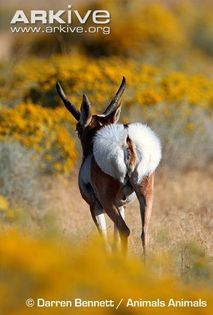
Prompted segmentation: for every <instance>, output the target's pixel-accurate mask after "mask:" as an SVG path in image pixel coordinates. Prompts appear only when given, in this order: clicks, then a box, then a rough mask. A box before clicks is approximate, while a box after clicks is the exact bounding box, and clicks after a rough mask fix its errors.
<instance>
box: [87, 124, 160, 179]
mask: <svg viewBox="0 0 213 315" xmlns="http://www.w3.org/2000/svg"><path fill="white" fill-rule="evenodd" d="M127 136H128V137H129V138H130V140H131V141H132V144H133V150H134V153H135V156H136V165H135V169H134V171H133V173H132V174H133V176H134V178H135V179H136V181H137V182H140V181H141V180H142V178H143V177H144V176H147V175H150V174H151V173H153V172H154V170H155V169H156V168H157V166H158V164H159V162H160V160H161V144H160V140H159V138H158V137H157V136H156V134H155V133H154V132H153V131H152V130H151V129H150V128H149V127H148V126H146V125H143V124H141V123H133V124H129V125H128V128H124V126H123V125H121V124H111V125H107V126H105V127H103V128H102V129H100V130H99V131H98V132H97V134H96V136H95V138H94V146H93V153H94V157H95V160H96V162H97V164H98V166H99V167H100V168H101V169H102V171H103V172H105V173H106V174H108V175H110V176H112V177H114V178H116V179H118V180H119V181H120V182H121V183H123V182H124V180H125V177H126V175H127V172H128V165H127V164H126V163H127V161H126V158H125V156H126V152H127V141H126V139H127Z"/></svg>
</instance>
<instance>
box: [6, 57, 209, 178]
mask: <svg viewBox="0 0 213 315" xmlns="http://www.w3.org/2000/svg"><path fill="white" fill-rule="evenodd" d="M122 75H125V76H126V78H127V84H128V85H127V89H126V91H125V95H124V102H125V105H124V106H123V110H122V113H123V119H124V120H125V121H129V120H130V121H131V120H135V117H137V120H140V121H142V120H144V121H147V122H149V123H151V124H153V123H154V124H155V122H156V121H159V115H158V113H159V111H161V112H163V114H164V116H163V118H162V120H161V121H160V122H159V123H160V124H161V125H166V124H167V121H170V122H171V120H172V119H174V116H175V117H182V118H181V120H182V121H183V122H184V125H183V124H182V125H183V128H182V130H183V131H184V132H185V133H186V135H189V134H193V131H194V130H195V127H196V123H194V121H193V119H194V118H193V117H194V116H193V115H194V112H195V111H200V113H201V116H205V117H208V119H210V118H211V117H212V109H213V80H212V79H211V78H208V77H206V76H204V75H192V74H186V73H183V72H177V71H173V72H168V71H167V72H165V71H164V70H162V69H160V68H157V67H154V66H151V65H146V64H140V63H138V62H137V61H135V60H133V59H122V58H116V57H111V58H101V59H98V60H96V61H95V60H94V59H90V58H88V57H86V56H83V55H75V54H74V55H67V56H53V57H52V58H50V59H48V62H47V60H46V59H45V58H44V59H37V58H34V59H28V60H25V61H23V62H19V63H17V64H16V66H15V68H14V76H13V79H12V81H11V83H10V84H11V85H7V84H4V85H3V86H2V92H3V94H2V95H3V97H2V103H3V104H9V105H10V106H11V107H10V108H7V107H1V108H0V139H2V140H3V139H4V140H5V139H6V140H8V139H12V140H16V141H19V142H20V143H21V144H22V145H24V146H25V147H28V148H31V149H34V150H35V151H36V152H38V153H39V154H40V155H41V156H42V161H43V165H42V167H44V168H45V169H46V170H48V171H51V172H52V171H54V172H55V171H56V172H62V173H69V172H70V170H71V169H72V167H73V165H74V162H75V160H76V157H77V153H76V149H75V145H74V141H73V138H72V133H70V132H71V131H72V132H73V129H74V128H73V124H74V119H73V117H72V116H71V115H70V114H69V113H68V112H67V111H66V110H65V108H64V107H63V106H62V104H61V100H60V98H59V97H58V95H57V93H56V89H55V83H56V81H57V80H59V81H61V83H62V85H63V87H64V89H65V91H66V92H67V94H68V97H69V98H70V100H71V101H72V103H73V104H74V105H75V106H76V107H77V108H79V106H80V103H81V98H82V93H83V91H85V92H86V93H87V94H88V96H89V99H90V101H91V104H92V110H93V112H96V113H100V112H101V111H102V110H103V108H104V107H105V106H106V105H108V104H109V102H110V100H111V98H112V97H113V95H114V93H115V91H116V89H117V88H118V85H119V84H120V81H121V78H122ZM14 105H16V106H15V107H14ZM59 105H60V106H59ZM153 106H154V107H153ZM51 108H52V109H51ZM153 109H154V110H153ZM150 111H152V115H150ZM148 112H149V114H148ZM155 113H156V114H155ZM140 117H141V118H140ZM173 124H174V121H173ZM202 126H203V127H202V128H204V129H205V128H206V126H207V125H206V124H205V123H204V125H202ZM202 128H201V129H202ZM165 134H167V135H168V131H166V133H165ZM163 141H164V142H167V140H166V139H163ZM189 141H190V139H189ZM207 147H208V145H207ZM203 152H205V150H204V151H203Z"/></svg>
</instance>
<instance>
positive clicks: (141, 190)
mask: <svg viewBox="0 0 213 315" xmlns="http://www.w3.org/2000/svg"><path fill="white" fill-rule="evenodd" d="M134 188H135V191H136V194H137V197H138V200H139V204H140V214H141V223H142V231H141V241H142V248H143V254H144V256H145V255H146V248H147V243H148V227H149V222H150V218H151V214H152V203H153V188H154V173H153V174H151V175H149V176H147V177H146V178H144V179H143V181H142V182H141V183H140V184H137V185H134Z"/></svg>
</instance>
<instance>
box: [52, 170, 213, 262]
mask: <svg viewBox="0 0 213 315" xmlns="http://www.w3.org/2000/svg"><path fill="white" fill-rule="evenodd" d="M212 176H213V172H212V171H211V170H210V168H209V170H208V171H203V170H202V171H201V170H191V171H187V172H185V173H182V174H179V173H178V174H171V172H168V171H166V170H161V171H160V172H158V174H157V176H156V183H155V200H154V207H153V215H152V219H151V224H150V244H149V249H150V251H151V252H152V253H155V254H156V253H161V252H162V251H164V252H175V251H176V253H177V252H179V251H181V250H182V249H186V248H187V244H192V243H193V244H196V246H198V247H199V248H201V249H202V251H203V252H204V254H207V255H208V256H211V255H212V252H213V243H212V237H213V234H212V231H213V195H212V191H213V181H212ZM47 204H48V206H49V208H50V209H51V213H52V215H53V216H54V218H55V222H56V223H57V227H58V229H59V230H60V231H62V232H63V233H65V234H66V235H69V236H71V237H73V238H76V240H77V239H78V240H79V239H80V240H81V241H84V242H85V240H87V239H88V238H89V236H91V234H95V233H96V228H95V226H94V224H93V222H92V219H91V216H90V212H89V208H88V206H87V204H86V203H85V202H84V201H83V200H82V198H81V196H80V193H79V191H78V186H77V174H74V175H73V176H72V178H70V180H65V179H62V178H59V179H57V180H55V181H52V180H51V181H50V183H49V184H48V194H47ZM126 221H127V224H128V226H129V227H130V230H131V235H130V245H129V248H130V252H132V253H134V254H136V255H138V254H139V253H141V242H140V234H141V231H140V229H141V223H140V214H139V207H138V203H137V201H135V202H134V203H133V204H131V205H129V207H128V209H127V211H126ZM108 230H109V233H110V234H111V235H112V224H111V222H110V221H109V220H108Z"/></svg>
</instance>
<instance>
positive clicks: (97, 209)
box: [90, 200, 109, 250]
mask: <svg viewBox="0 0 213 315" xmlns="http://www.w3.org/2000/svg"><path fill="white" fill-rule="evenodd" d="M90 212H91V215H92V218H93V221H94V222H95V225H96V227H97V229H98V231H99V233H100V235H101V236H102V238H103V240H104V243H105V246H106V248H107V250H109V243H108V234H107V225H106V220H105V215H104V210H103V208H102V206H101V205H100V203H99V202H98V201H97V200H96V201H95V202H94V203H93V204H90Z"/></svg>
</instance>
